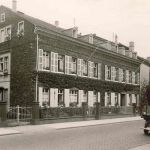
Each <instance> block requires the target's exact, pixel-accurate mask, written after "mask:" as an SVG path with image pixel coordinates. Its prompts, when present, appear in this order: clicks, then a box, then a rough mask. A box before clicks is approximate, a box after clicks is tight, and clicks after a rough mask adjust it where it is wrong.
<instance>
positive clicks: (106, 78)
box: [0, 6, 140, 107]
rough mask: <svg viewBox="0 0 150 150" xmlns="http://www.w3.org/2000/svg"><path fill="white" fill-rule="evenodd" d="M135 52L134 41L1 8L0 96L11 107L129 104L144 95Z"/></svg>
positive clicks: (138, 62)
mask: <svg viewBox="0 0 150 150" xmlns="http://www.w3.org/2000/svg"><path fill="white" fill-rule="evenodd" d="M14 8H15V7H14ZM136 55H137V54H136V52H134V44H133V42H130V45H129V46H125V45H123V44H121V43H115V42H111V41H108V40H106V39H103V38H100V37H98V36H97V35H95V34H88V35H84V36H82V35H81V34H78V28H77V27H73V28H70V29H63V28H60V27H59V26H58V22H56V24H55V25H52V24H49V23H46V22H43V21H41V20H39V19H36V18H33V17H31V16H28V15H26V14H24V13H22V12H19V11H16V10H15V9H14V10H12V9H10V8H7V7H5V6H0V87H1V88H0V100H1V101H3V100H7V102H8V105H30V104H31V103H32V102H33V101H38V102H39V105H40V106H45V105H46V106H49V107H57V106H59V105H61V104H63V105H64V106H65V107H68V106H70V105H72V104H74V105H77V106H81V104H82V102H87V103H88V105H89V106H93V105H94V103H95V102H100V103H101V105H102V106H130V105H132V103H136V102H137V101H138V95H139V83H140V81H139V76H140V70H139V66H140V61H139V60H138V59H137V56H136Z"/></svg>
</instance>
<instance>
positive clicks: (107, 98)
mask: <svg viewBox="0 0 150 150" xmlns="http://www.w3.org/2000/svg"><path fill="white" fill-rule="evenodd" d="M106 100H107V106H110V105H111V93H110V92H107V93H106Z"/></svg>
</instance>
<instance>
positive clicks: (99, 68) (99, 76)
mask: <svg viewBox="0 0 150 150" xmlns="http://www.w3.org/2000/svg"><path fill="white" fill-rule="evenodd" d="M101 66H102V65H101V63H98V79H99V80H100V79H101V71H102V68H101Z"/></svg>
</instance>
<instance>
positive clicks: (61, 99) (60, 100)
mask: <svg viewBox="0 0 150 150" xmlns="http://www.w3.org/2000/svg"><path fill="white" fill-rule="evenodd" d="M58 106H64V90H63V89H58Z"/></svg>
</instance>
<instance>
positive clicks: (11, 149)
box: [0, 120, 150, 150]
mask: <svg viewBox="0 0 150 150" xmlns="http://www.w3.org/2000/svg"><path fill="white" fill-rule="evenodd" d="M143 123H144V121H143V120H142V121H133V122H124V123H117V124H107V125H97V126H89V127H80V128H72V129H61V130H54V129H51V128H49V129H47V128H43V129H40V131H39V130H38V129H36V130H33V129H32V128H31V129H30V130H28V131H26V129H25V128H23V130H22V132H23V134H17V135H7V136H1V137H0V150H128V149H130V148H133V147H137V146H140V145H144V144H150V136H145V135H144V134H143V131H142V130H141V129H140V127H142V126H143Z"/></svg>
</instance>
